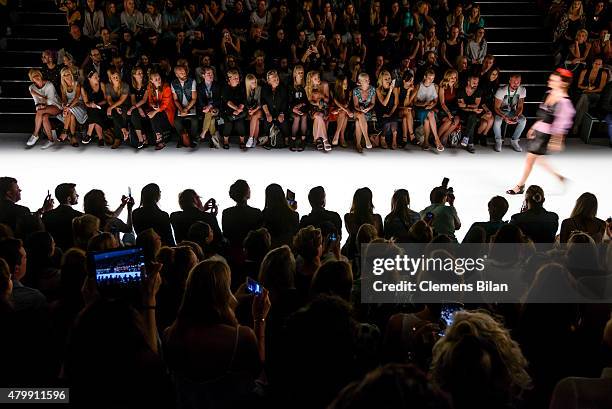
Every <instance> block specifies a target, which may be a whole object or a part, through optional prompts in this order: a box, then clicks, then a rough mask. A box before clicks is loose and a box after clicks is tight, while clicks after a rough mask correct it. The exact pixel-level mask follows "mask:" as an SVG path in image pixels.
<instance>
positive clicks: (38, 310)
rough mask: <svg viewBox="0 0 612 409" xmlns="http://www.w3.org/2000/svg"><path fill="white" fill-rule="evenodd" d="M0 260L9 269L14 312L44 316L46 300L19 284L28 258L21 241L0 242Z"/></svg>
mask: <svg viewBox="0 0 612 409" xmlns="http://www.w3.org/2000/svg"><path fill="white" fill-rule="evenodd" d="M0 259H4V261H6V264H7V265H8V267H9V272H10V274H11V279H12V282H13V294H12V304H13V309H14V310H15V311H16V312H21V311H23V312H28V313H34V314H44V313H45V311H46V308H47V299H46V298H45V296H44V295H43V293H41V292H40V291H38V290H36V289H34V288H30V287H26V286H24V285H23V284H21V281H22V280H23V277H25V275H26V266H27V261H28V257H27V254H26V251H25V248H24V247H23V244H22V242H21V240H18V239H4V240H2V241H0Z"/></svg>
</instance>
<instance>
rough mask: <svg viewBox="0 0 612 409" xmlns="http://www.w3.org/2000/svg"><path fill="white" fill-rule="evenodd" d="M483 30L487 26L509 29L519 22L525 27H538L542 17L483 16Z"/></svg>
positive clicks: (531, 15)
mask: <svg viewBox="0 0 612 409" xmlns="http://www.w3.org/2000/svg"><path fill="white" fill-rule="evenodd" d="M482 18H483V19H484V21H485V28H486V27H487V26H499V27H511V26H513V25H516V24H517V22H520V24H521V25H525V26H536V27H537V26H539V25H540V24H541V21H542V16H540V15H539V14H497V15H491V14H489V15H483V16H482Z"/></svg>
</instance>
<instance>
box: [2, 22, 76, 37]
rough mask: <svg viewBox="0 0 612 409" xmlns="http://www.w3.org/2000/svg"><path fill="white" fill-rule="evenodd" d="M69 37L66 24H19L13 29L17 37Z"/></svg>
mask: <svg viewBox="0 0 612 409" xmlns="http://www.w3.org/2000/svg"><path fill="white" fill-rule="evenodd" d="M67 35H68V26H67V25H66V24H65V23H64V24H18V25H16V26H15V27H13V36H15V37H34V38H37V37H39V38H49V37H51V38H63V37H65V36H67Z"/></svg>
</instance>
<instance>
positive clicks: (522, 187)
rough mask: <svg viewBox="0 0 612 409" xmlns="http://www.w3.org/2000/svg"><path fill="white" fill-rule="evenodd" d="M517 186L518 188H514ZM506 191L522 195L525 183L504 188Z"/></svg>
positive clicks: (510, 193)
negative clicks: (511, 187)
mask: <svg viewBox="0 0 612 409" xmlns="http://www.w3.org/2000/svg"><path fill="white" fill-rule="evenodd" d="M517 187H518V190H516V188H517ZM506 193H507V194H509V195H522V194H523V193H525V185H521V186H519V185H516V187H514V188H513V189H508V190H506Z"/></svg>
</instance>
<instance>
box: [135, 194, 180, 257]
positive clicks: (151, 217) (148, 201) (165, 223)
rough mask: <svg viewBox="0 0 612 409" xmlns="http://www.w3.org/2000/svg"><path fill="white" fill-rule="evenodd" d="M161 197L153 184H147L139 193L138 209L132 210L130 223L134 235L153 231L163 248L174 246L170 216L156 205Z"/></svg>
mask: <svg viewBox="0 0 612 409" xmlns="http://www.w3.org/2000/svg"><path fill="white" fill-rule="evenodd" d="M160 197H161V190H160V189H159V186H158V185H157V184H155V183H149V184H148V185H146V186H145V187H143V188H142V191H141V192H140V207H139V208H138V209H136V210H134V213H133V214H132V221H133V223H134V230H135V231H136V234H140V233H141V232H143V231H145V230H147V229H153V230H155V232H156V233H157V234H158V235H159V238H160V239H161V242H162V244H163V245H165V246H174V245H175V243H174V236H173V235H172V227H171V226H170V216H168V213H166V212H164V211H163V210H161V209H160V208H159V207H158V206H157V203H158V202H159V199H160Z"/></svg>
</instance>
